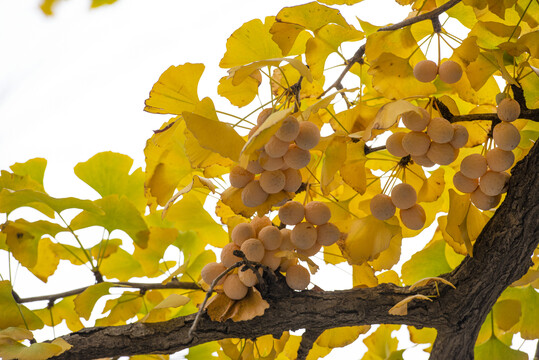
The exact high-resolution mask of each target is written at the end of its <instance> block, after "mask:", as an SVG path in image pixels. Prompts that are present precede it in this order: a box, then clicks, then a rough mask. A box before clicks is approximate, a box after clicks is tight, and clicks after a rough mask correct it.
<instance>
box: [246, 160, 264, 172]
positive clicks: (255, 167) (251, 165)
mask: <svg viewBox="0 0 539 360" xmlns="http://www.w3.org/2000/svg"><path fill="white" fill-rule="evenodd" d="M247 171H249V172H250V173H253V174H261V173H262V171H264V169H263V168H262V166H260V162H258V160H251V161H249V162H248V163H247Z"/></svg>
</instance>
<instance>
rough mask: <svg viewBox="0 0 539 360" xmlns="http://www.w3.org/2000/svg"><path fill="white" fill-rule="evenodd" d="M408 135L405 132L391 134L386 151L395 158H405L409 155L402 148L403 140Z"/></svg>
mask: <svg viewBox="0 0 539 360" xmlns="http://www.w3.org/2000/svg"><path fill="white" fill-rule="evenodd" d="M404 135H406V133H404V132H396V133H394V134H391V135H390V136H389V137H388V138H387V140H386V149H387V151H389V153H390V154H391V155H393V156H397V157H403V156H406V155H408V152H407V151H406V150H404V148H403V147H402V138H403V137H404Z"/></svg>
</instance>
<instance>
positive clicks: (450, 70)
mask: <svg viewBox="0 0 539 360" xmlns="http://www.w3.org/2000/svg"><path fill="white" fill-rule="evenodd" d="M438 76H439V77H440V80H442V81H443V82H444V83H446V84H454V83H456V82H457V81H459V80H460V78H461V77H462V67H461V66H460V65H459V64H458V63H456V62H454V61H452V60H447V61H444V62H443V63H441V64H440V66H439V67H438Z"/></svg>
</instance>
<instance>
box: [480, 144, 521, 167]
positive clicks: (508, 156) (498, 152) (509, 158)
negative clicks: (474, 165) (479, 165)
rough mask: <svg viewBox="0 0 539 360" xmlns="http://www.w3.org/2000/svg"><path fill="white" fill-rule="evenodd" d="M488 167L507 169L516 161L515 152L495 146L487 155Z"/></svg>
mask: <svg viewBox="0 0 539 360" xmlns="http://www.w3.org/2000/svg"><path fill="white" fill-rule="evenodd" d="M485 157H486V159H487V164H488V167H489V168H490V169H491V170H494V171H498V172H500V171H505V170H507V169H509V168H510V167H511V166H512V165H513V163H514V162H515V154H513V152H512V151H505V150H502V149H500V148H494V149H491V150H489V151H488V152H487V154H486V155H485Z"/></svg>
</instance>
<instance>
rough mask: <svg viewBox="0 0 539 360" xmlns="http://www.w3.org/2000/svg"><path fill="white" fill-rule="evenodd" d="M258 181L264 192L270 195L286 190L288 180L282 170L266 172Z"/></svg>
mask: <svg viewBox="0 0 539 360" xmlns="http://www.w3.org/2000/svg"><path fill="white" fill-rule="evenodd" d="M258 181H259V182H260V187H261V188H262V190H264V191H265V192H267V193H268V194H277V193H278V192H279V191H281V190H283V189H284V185H285V182H286V178H285V176H284V173H283V172H282V171H281V170H274V171H264V172H263V173H262V174H261V175H260V178H259V179H258Z"/></svg>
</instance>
